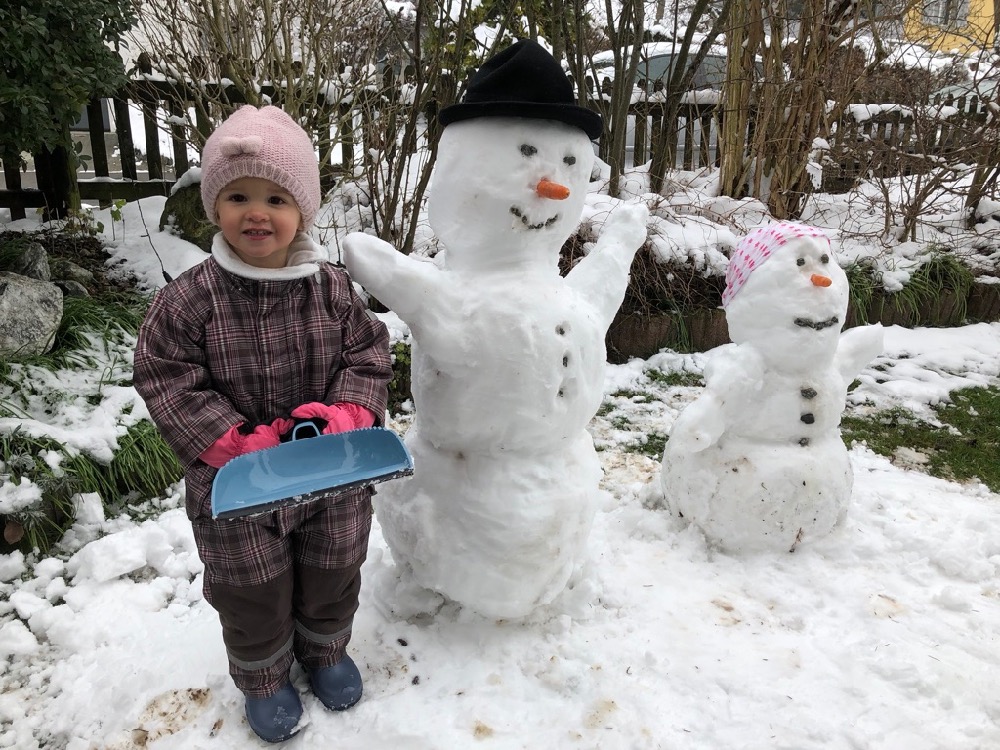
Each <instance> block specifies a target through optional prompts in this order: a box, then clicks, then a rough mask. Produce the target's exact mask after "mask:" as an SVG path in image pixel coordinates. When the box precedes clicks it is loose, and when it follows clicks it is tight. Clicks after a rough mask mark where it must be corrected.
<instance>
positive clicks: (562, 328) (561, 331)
mask: <svg viewBox="0 0 1000 750" xmlns="http://www.w3.org/2000/svg"><path fill="white" fill-rule="evenodd" d="M568 330H569V323H560V324H559V325H557V326H556V333H557V334H558V335H560V336H565V335H566V331H568Z"/></svg>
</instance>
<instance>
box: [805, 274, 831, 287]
mask: <svg viewBox="0 0 1000 750" xmlns="http://www.w3.org/2000/svg"><path fill="white" fill-rule="evenodd" d="M809 280H810V281H811V282H812V283H813V284H814V285H815V286H830V284H832V283H833V279H831V278H830V277H829V276H822V275H820V274H818V273H814V274H813V275H812V276H811V277H810V278H809Z"/></svg>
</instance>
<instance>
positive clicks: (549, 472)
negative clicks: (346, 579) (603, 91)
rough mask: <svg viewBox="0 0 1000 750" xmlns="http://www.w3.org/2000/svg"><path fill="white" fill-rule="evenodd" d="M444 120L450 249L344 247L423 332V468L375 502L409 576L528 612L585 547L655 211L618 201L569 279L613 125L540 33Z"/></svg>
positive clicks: (439, 198) (436, 208)
mask: <svg viewBox="0 0 1000 750" xmlns="http://www.w3.org/2000/svg"><path fill="white" fill-rule="evenodd" d="M439 117H440V122H441V123H442V124H443V125H444V126H445V128H444V131H443V133H442V136H441V140H440V144H439V146H438V157H437V163H436V165H435V169H434V174H433V178H432V184H431V188H430V194H429V199H428V212H429V220H430V225H431V228H432V229H433V230H434V232H435V233H436V235H437V237H438V238H439V239H440V241H441V242H442V243H443V245H444V247H445V251H444V252H443V253H440V254H439V255H438V257H437V258H436V259H435V261H433V262H432V261H428V260H421V259H417V258H412V257H409V256H406V255H402V254H400V253H399V252H397V251H396V250H395V249H394V248H393V247H392V246H391V245H388V244H386V243H385V242H382V241H381V240H378V239H376V238H375V237H372V236H370V235H364V234H352V235H350V236H349V237H348V238H347V239H346V240H345V243H344V244H345V251H346V252H345V261H346V264H347V267H348V270H349V271H350V273H351V275H352V277H353V278H354V279H355V280H356V281H357V282H359V283H360V284H362V285H363V286H364V287H365V288H366V289H367V290H368V291H369V292H370V293H372V294H373V295H374V296H375V297H376V298H378V299H379V300H380V301H381V302H382V303H383V304H385V305H387V306H388V307H389V308H390V309H391V310H393V311H394V312H396V313H397V314H398V315H399V316H400V318H402V319H403V320H404V321H405V322H406V323H407V324H408V325H409V327H410V331H411V333H412V334H413V340H414V342H413V351H412V370H411V381H412V393H413V401H414V405H415V412H416V415H415V419H414V422H413V425H412V426H411V427H410V429H409V431H408V432H407V435H406V444H407V447H408V448H409V450H410V452H411V454H412V455H413V459H414V467H415V473H414V475H413V476H412V477H410V478H408V479H405V480H401V481H399V482H394V483H392V484H391V485H388V486H386V487H385V488H384V489H380V490H379V493H378V495H377V496H376V506H375V508H376V513H377V517H378V520H379V523H380V525H381V528H382V533H383V535H384V537H385V539H386V541H387V543H388V545H389V547H390V549H391V551H392V554H393V558H394V560H395V562H396V563H397V565H398V566H399V567H400V568H401V569H402V571H401V573H400V575H401V578H404V579H405V578H406V577H407V576H412V580H413V581H415V582H416V583H417V584H418V585H419V586H421V587H424V588H425V589H430V590H432V591H434V592H437V593H439V594H443V595H444V596H445V597H447V598H448V599H450V600H452V601H454V602H457V603H459V604H461V605H463V606H464V607H466V608H468V609H471V610H474V611H476V612H478V613H480V614H482V615H486V616H491V617H500V618H517V617H522V616H524V615H527V614H528V613H530V612H531V611H532V610H533V609H534V608H536V607H537V606H539V605H541V604H545V603H548V602H550V601H551V600H553V599H554V598H555V597H556V596H557V595H558V594H559V593H560V592H561V591H563V590H564V589H565V587H566V585H567V583H568V582H569V580H570V577H571V575H572V574H573V572H574V570H575V569H577V568H578V566H579V563H580V562H581V561H582V559H583V558H584V553H585V551H586V543H587V539H588V535H589V531H590V527H591V522H592V520H593V517H594V513H595V510H596V505H597V500H598V498H599V497H600V490H599V488H598V484H599V482H600V479H601V476H602V470H601V466H600V463H599V461H598V457H597V454H596V452H595V450H594V446H593V442H592V440H591V438H590V435H589V434H588V433H587V431H586V426H587V424H588V423H589V422H590V420H591V419H592V418H593V416H594V414H595V413H596V412H597V409H598V408H599V406H600V404H601V400H602V396H603V378H604V367H605V359H606V351H605V345H604V338H605V334H606V333H607V330H608V327H609V326H610V325H611V322H612V319H613V318H614V315H615V312H616V311H617V309H618V307H619V305H620V304H621V302H622V299H623V297H624V294H625V289H626V286H627V283H628V275H629V267H630V266H631V263H632V259H633V257H634V255H635V252H636V250H637V249H638V248H639V246H640V245H641V244H642V243H643V241H644V240H645V238H646V219H647V214H648V212H647V209H646V207H645V206H644V205H622V206H620V207H618V208H617V209H616V210H615V211H614V213H613V214H612V215H611V217H610V218H609V219H608V221H607V223H606V224H605V226H604V230H603V232H602V233H601V236H600V237H599V239H598V241H597V243H596V245H595V247H594V248H593V250H591V252H590V253H589V254H588V255H587V256H586V257H584V258H583V259H582V260H581V261H580V262H579V263H578V264H577V265H576V266H575V267H574V268H573V269H572V270H571V271H570V272H569V274H568V275H567V276H566V277H561V276H560V274H559V253H560V248H561V247H562V245H563V243H564V242H565V241H566V239H567V238H568V237H569V236H570V234H571V233H572V232H573V231H574V230H575V229H576V227H577V225H578V224H579V222H580V218H581V215H582V212H583V207H584V202H585V201H584V199H585V196H586V193H587V188H588V184H589V181H590V174H591V168H592V166H593V160H594V151H593V145H592V143H591V139H593V138H597V137H598V136H599V135H600V132H601V119H600V116H599V115H597V114H596V113H595V112H593V111H591V110H589V109H586V108H584V107H579V106H577V105H576V104H575V102H574V97H573V90H572V86H571V84H570V83H569V80H568V79H567V78H566V76H565V74H564V73H563V71H562V69H561V68H560V66H559V64H558V63H557V62H556V60H555V59H554V58H553V57H552V56H551V55H550V54H549V53H548V52H546V51H545V50H544V49H543V48H542V47H541V46H539V45H538V44H536V43H534V42H530V41H522V42H518V43H516V44H514V45H513V46H511V47H509V48H507V49H505V50H503V51H501V52H500V53H498V54H497V55H496V56H495V57H493V58H491V59H490V60H487V61H486V62H485V63H484V64H483V66H482V67H481V68H480V69H479V70H478V71H477V72H476V74H475V75H474V76H473V77H472V79H471V80H470V84H469V87H468V91H467V94H466V96H465V99H464V101H463V102H462V103H460V104H457V105H454V106H452V107H448V108H446V109H444V110H442V112H441V113H440V116H439Z"/></svg>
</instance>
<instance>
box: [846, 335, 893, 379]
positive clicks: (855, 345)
mask: <svg viewBox="0 0 1000 750" xmlns="http://www.w3.org/2000/svg"><path fill="white" fill-rule="evenodd" d="M884 339H885V331H884V330H883V328H882V325H881V324H879V323H876V324H875V325H871V326H859V327H857V328H848V329H847V330H846V331H844V332H843V333H842V334H840V342H839V343H838V344H837V358H836V365H837V370H838V371H839V372H840V375H841V377H843V378H844V380H846V381H848V382H850V381H852V380H854V377H855V376H856V375H857V374H858V373H859V372H861V371H862V370H863V369H864V368H865V367H867V366H868V364H869V363H870V362H871V361H872V360H873V359H875V357H877V356H878V355H879V354H881V353H882V350H883V348H884V347H885V341H884Z"/></svg>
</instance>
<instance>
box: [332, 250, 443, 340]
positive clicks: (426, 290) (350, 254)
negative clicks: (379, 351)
mask: <svg viewBox="0 0 1000 750" xmlns="http://www.w3.org/2000/svg"><path fill="white" fill-rule="evenodd" d="M344 264H345V265H346V266H347V271H348V273H349V274H350V275H351V278H352V279H353V280H354V281H356V282H358V283H359V284H361V286H363V287H364V288H365V289H366V290H367V291H368V292H369V293H370V294H371V295H372V296H374V297H376V298H377V299H378V301H379V302H381V303H382V304H383V305H385V306H386V307H388V308H389V309H390V310H392V311H393V312H394V313H396V314H397V315H399V317H400V318H402V319H403V320H404V321H406V323H407V324H408V325H410V327H411V328H412V327H413V325H414V320H413V318H414V317H416V316H417V314H418V313H420V314H421V315H422V314H423V313H425V312H428V310H433V308H435V307H437V306H441V305H443V295H442V291H443V287H444V276H445V274H443V273H442V272H441V271H440V269H438V268H437V267H436V266H434V265H433V264H432V263H429V262H427V261H419V260H416V259H414V258H411V257H410V256H409V255H404V254H403V253H401V252H399V251H398V250H396V248H394V247H393V246H392V245H390V244H389V243H388V242H385V241H384V240H380V239H379V238H378V237H373V236H372V235H370V234H364V233H362V232H352V233H350V234H348V235H347V236H346V237H345V238H344ZM431 317H434V316H433V315H432V316H431Z"/></svg>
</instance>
